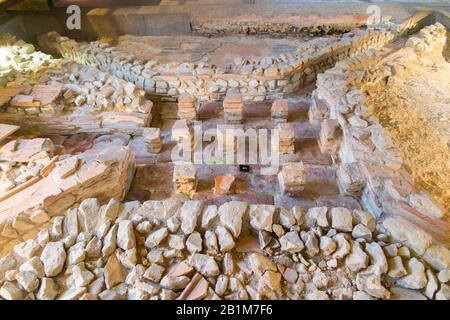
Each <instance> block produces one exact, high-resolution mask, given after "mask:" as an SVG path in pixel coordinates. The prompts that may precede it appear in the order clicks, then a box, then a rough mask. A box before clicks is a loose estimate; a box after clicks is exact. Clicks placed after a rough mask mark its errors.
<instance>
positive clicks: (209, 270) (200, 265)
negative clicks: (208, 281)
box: [189, 253, 220, 277]
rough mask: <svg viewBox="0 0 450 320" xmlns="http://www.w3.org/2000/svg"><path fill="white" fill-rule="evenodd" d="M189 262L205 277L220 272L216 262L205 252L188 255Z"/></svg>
mask: <svg viewBox="0 0 450 320" xmlns="http://www.w3.org/2000/svg"><path fill="white" fill-rule="evenodd" d="M189 263H190V265H191V266H193V267H194V269H195V270H197V271H198V272H200V273H201V274H202V275H204V276H205V277H211V276H217V275H219V273H220V270H219V266H218V265H217V262H216V261H215V260H214V258H213V257H210V256H208V255H206V254H200V253H194V254H193V255H191V256H190V258H189Z"/></svg>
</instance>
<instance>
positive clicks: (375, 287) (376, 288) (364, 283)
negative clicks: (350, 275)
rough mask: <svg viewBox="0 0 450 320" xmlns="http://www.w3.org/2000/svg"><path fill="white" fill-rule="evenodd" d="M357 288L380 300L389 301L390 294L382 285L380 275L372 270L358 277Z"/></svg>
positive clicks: (359, 274)
mask: <svg viewBox="0 0 450 320" xmlns="http://www.w3.org/2000/svg"><path fill="white" fill-rule="evenodd" d="M356 286H357V287H358V290H361V291H364V292H366V293H367V294H369V295H371V296H373V297H375V298H380V299H389V297H390V295H391V294H390V292H389V291H388V290H387V289H386V288H385V287H384V286H383V284H382V283H381V277H380V275H376V274H374V273H372V272H371V270H370V269H368V270H366V271H363V272H360V273H358V274H357V275H356Z"/></svg>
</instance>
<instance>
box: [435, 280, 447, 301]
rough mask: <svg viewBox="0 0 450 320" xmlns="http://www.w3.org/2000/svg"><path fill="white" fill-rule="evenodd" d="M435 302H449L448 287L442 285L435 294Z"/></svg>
mask: <svg viewBox="0 0 450 320" xmlns="http://www.w3.org/2000/svg"><path fill="white" fill-rule="evenodd" d="M435 299H436V300H450V286H448V285H446V284H443V285H441V289H440V290H439V291H438V292H437V293H436V297H435Z"/></svg>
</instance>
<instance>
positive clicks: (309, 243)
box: [304, 231, 320, 257]
mask: <svg viewBox="0 0 450 320" xmlns="http://www.w3.org/2000/svg"><path fill="white" fill-rule="evenodd" d="M304 242H305V247H306V253H307V254H308V255H309V256H310V257H314V256H316V255H317V254H319V251H320V248H319V241H318V240H317V237H316V235H315V233H314V231H308V232H307V233H306V234H305V239H304Z"/></svg>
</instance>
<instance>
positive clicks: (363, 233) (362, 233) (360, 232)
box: [352, 224, 372, 241]
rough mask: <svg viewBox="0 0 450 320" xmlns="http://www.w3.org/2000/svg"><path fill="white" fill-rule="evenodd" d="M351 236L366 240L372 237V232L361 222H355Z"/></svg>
mask: <svg viewBox="0 0 450 320" xmlns="http://www.w3.org/2000/svg"><path fill="white" fill-rule="evenodd" d="M352 237H353V238H355V239H359V238H360V239H364V240H366V241H370V240H371V239H372V232H370V230H369V228H367V227H366V226H364V225H363V224H357V225H356V226H355V227H354V228H353V231H352Z"/></svg>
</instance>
